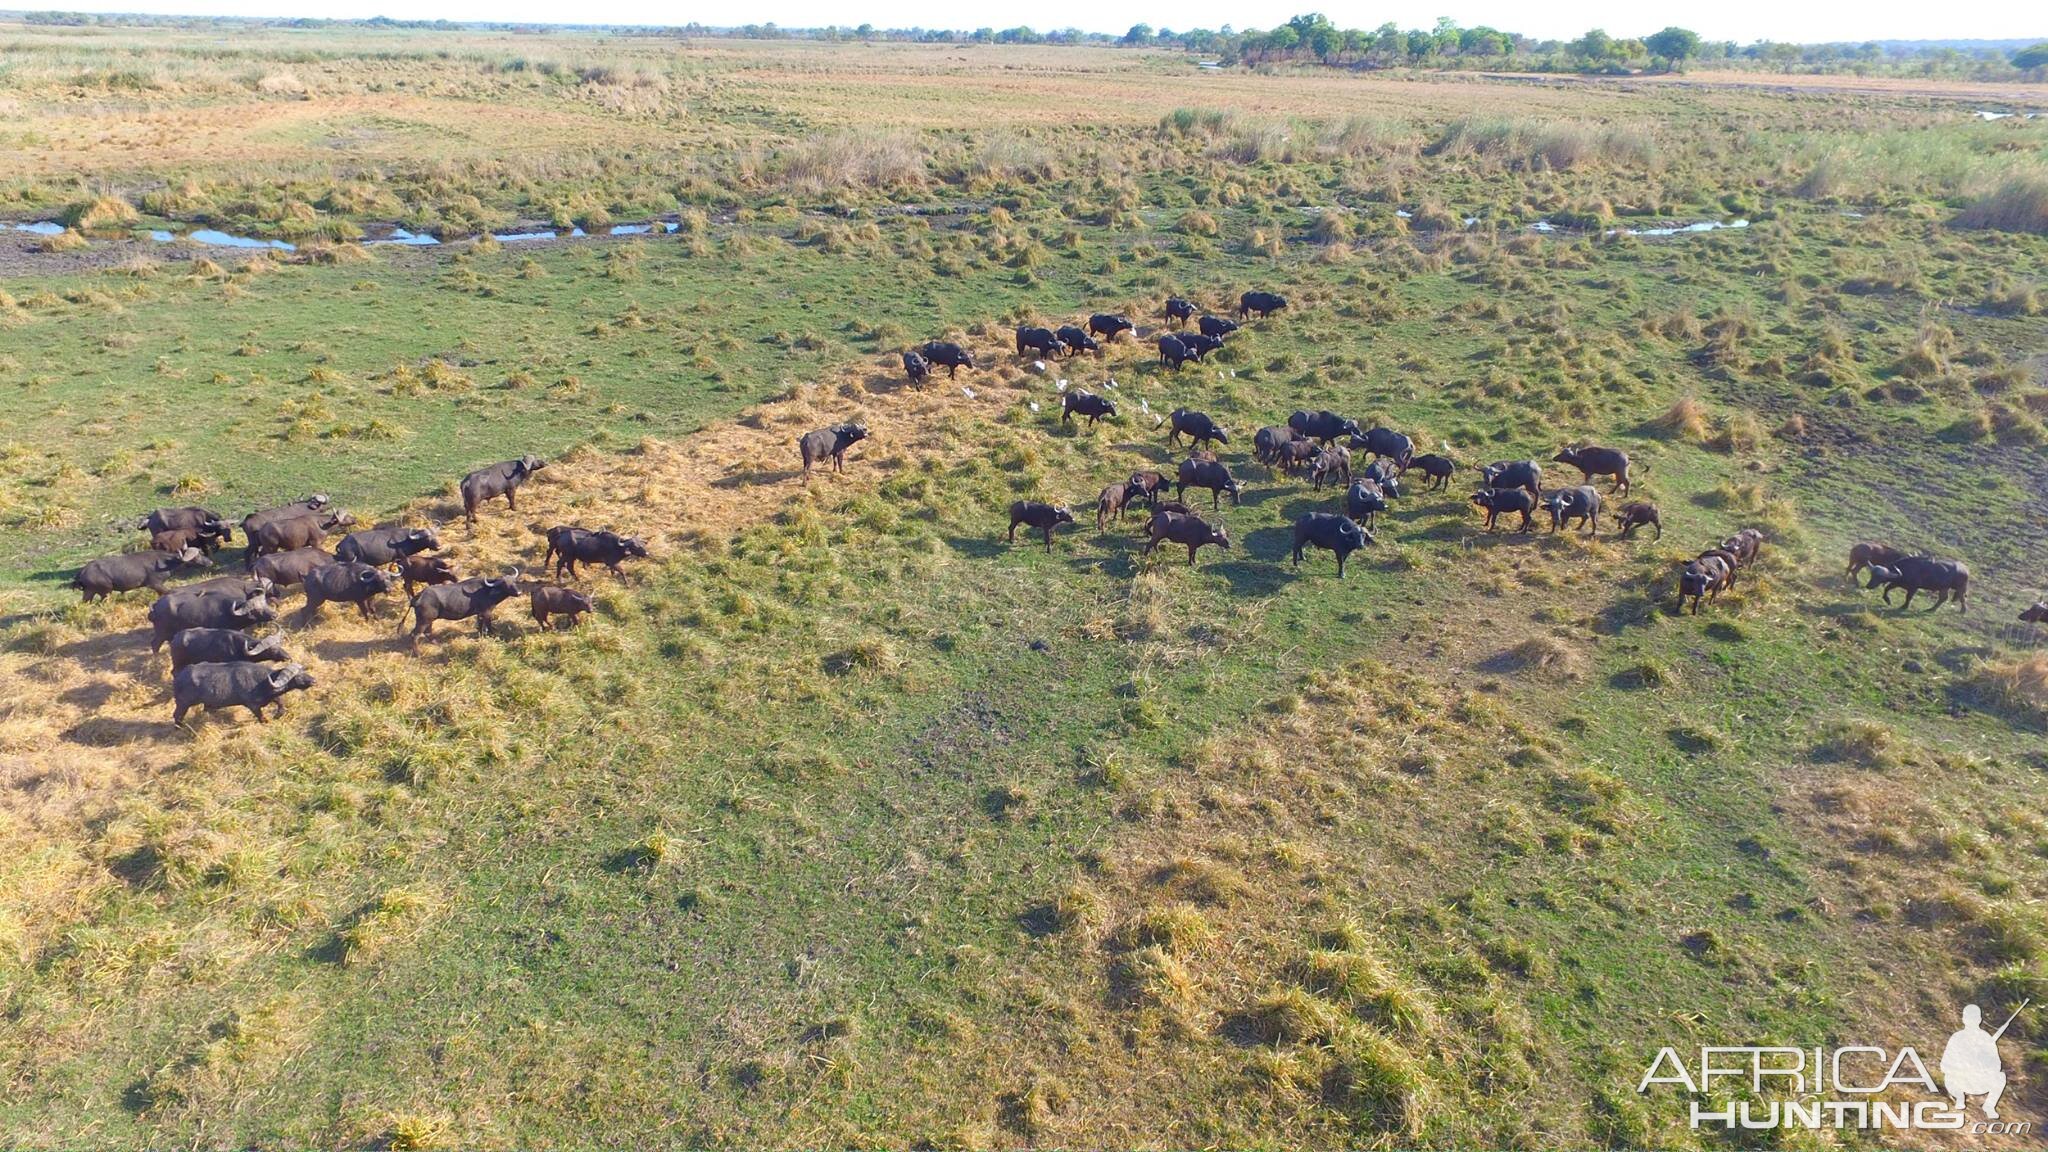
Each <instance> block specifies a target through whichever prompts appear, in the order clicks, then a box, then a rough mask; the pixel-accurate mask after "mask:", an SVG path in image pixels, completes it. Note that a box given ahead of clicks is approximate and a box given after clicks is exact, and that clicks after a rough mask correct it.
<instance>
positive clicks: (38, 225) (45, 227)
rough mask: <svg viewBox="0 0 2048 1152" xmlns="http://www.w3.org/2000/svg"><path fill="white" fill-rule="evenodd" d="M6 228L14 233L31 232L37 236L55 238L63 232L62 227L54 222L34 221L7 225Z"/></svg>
mask: <svg viewBox="0 0 2048 1152" xmlns="http://www.w3.org/2000/svg"><path fill="white" fill-rule="evenodd" d="M7 227H8V228H9V229H10V230H12V231H15V232H32V233H34V234H35V235H37V236H56V235H59V234H61V233H62V232H63V231H64V226H63V225H62V224H59V223H57V222H56V221H55V220H36V221H32V222H30V223H27V224H9V225H8V226H7Z"/></svg>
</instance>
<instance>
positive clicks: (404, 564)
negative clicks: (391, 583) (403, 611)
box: [398, 556, 462, 603]
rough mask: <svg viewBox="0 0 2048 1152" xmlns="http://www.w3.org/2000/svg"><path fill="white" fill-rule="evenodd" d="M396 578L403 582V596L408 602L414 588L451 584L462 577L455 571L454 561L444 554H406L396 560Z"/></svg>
mask: <svg viewBox="0 0 2048 1152" xmlns="http://www.w3.org/2000/svg"><path fill="white" fill-rule="evenodd" d="M398 578H399V579H400V580H403V581H404V582H405V598H406V601H407V602H408V603H409V602H411V600H412V597H413V592H414V590H415V589H416V588H419V587H421V586H429V587H431V586H432V585H435V584H453V583H455V582H456V581H457V580H460V579H462V577H461V576H460V575H459V574H458V573H457V572H456V571H455V563H454V561H452V560H450V559H448V558H447V557H446V556H407V557H406V558H405V559H403V560H400V561H399V562H398Z"/></svg>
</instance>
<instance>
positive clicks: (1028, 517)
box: [1010, 500, 1074, 552]
mask: <svg viewBox="0 0 2048 1152" xmlns="http://www.w3.org/2000/svg"><path fill="white" fill-rule="evenodd" d="M1073 522H1074V514H1073V513H1072V512H1069V511H1067V510H1066V509H1065V508H1062V507H1060V506H1059V505H1056V504H1046V503H1042V502H1040V501H1037V500H1019V501H1017V502H1016V503H1014V504H1012V505H1010V543H1012V544H1015V543H1016V542H1017V525H1019V524H1024V525H1028V526H1030V527H1032V528H1036V529H1038V530H1039V531H1040V532H1043V533H1044V534H1045V550H1046V551H1047V552H1051V551H1052V530H1053V529H1055V528H1057V527H1059V526H1060V525H1062V524H1072V523H1073Z"/></svg>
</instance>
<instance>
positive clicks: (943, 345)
mask: <svg viewBox="0 0 2048 1152" xmlns="http://www.w3.org/2000/svg"><path fill="white" fill-rule="evenodd" d="M918 352H920V353H921V354H923V356H924V358H925V360H927V361H928V362H930V363H932V364H936V365H939V366H941V367H943V368H944V369H945V370H946V376H947V378H948V379H951V378H952V377H955V376H958V375H959V374H960V370H961V369H962V368H972V367H974V353H972V352H969V351H968V350H967V349H965V348H962V347H961V346H959V345H958V344H955V343H953V342H952V341H951V340H933V341H931V342H929V343H927V344H926V345H925V346H924V347H922V348H919V349H918Z"/></svg>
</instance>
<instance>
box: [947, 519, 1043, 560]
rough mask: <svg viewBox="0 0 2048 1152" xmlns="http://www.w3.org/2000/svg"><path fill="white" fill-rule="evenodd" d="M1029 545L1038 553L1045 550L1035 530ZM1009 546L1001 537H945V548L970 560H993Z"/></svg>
mask: <svg viewBox="0 0 2048 1152" xmlns="http://www.w3.org/2000/svg"><path fill="white" fill-rule="evenodd" d="M1017 527H1018V528H1020V529H1021V528H1023V527H1024V525H1022V524H1019V525H1018V526H1017ZM1053 538H1054V539H1055V540H1057V539H1058V538H1059V537H1058V535H1057V534H1055V535H1054V537H1053ZM1017 543H1018V544H1019V545H1021V544H1023V543H1024V538H1023V536H1021V535H1020V536H1019V537H1018V538H1017ZM1031 543H1032V545H1033V546H1034V547H1036V548H1038V549H1039V550H1040V551H1043V550H1044V549H1045V541H1044V540H1043V539H1040V538H1039V537H1038V535H1037V531H1036V529H1034V530H1033V532H1032V538H1031ZM1011 546H1012V545H1011V544H1010V541H1009V540H1007V539H1005V538H1004V537H1002V536H996V537H993V538H990V537H987V536H948V537H946V547H948V548H951V549H952V550H953V551H955V552H958V553H959V554H961V555H962V556H965V557H967V558H968V559H970V560H993V559H995V558H996V557H998V556H1001V555H1002V554H1004V553H1005V552H1008V551H1009V550H1010V548H1011Z"/></svg>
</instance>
